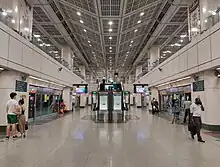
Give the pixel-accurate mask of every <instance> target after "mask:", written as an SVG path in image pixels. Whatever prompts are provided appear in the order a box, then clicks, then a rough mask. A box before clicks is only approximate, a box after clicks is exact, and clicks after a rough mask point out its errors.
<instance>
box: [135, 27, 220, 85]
mask: <svg viewBox="0 0 220 167" xmlns="http://www.w3.org/2000/svg"><path fill="white" fill-rule="evenodd" d="M219 43H220V23H218V24H216V25H215V26H214V27H212V28H211V29H209V30H208V31H206V32H204V33H203V34H202V35H201V36H198V37H196V38H195V39H194V40H193V41H192V42H191V43H189V44H188V45H187V46H185V47H184V48H182V49H181V50H179V51H178V52H177V53H175V54H174V55H172V56H171V57H170V58H168V59H167V60H165V61H164V62H163V63H161V64H160V65H159V66H157V67H156V68H154V69H153V70H152V71H150V72H149V73H147V74H146V75H144V76H143V77H141V78H140V79H139V80H137V81H136V82H135V83H138V81H140V83H141V84H142V83H143V84H149V85H150V86H155V85H158V84H162V83H165V82H168V81H172V80H175V79H178V78H182V77H186V76H189V75H192V74H194V73H198V72H201V71H204V70H207V69H210V68H214V67H217V66H220V54H219V53H220V47H219ZM159 68H161V69H162V71H160V70H159Z"/></svg>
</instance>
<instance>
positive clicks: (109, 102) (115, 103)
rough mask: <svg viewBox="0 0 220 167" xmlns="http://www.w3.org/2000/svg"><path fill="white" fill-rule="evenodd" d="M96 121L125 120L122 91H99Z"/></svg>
mask: <svg viewBox="0 0 220 167" xmlns="http://www.w3.org/2000/svg"><path fill="white" fill-rule="evenodd" d="M96 120H97V121H101V122H104V121H107V122H123V121H125V113H124V102H123V92H99V93H98V108H97V114H96Z"/></svg>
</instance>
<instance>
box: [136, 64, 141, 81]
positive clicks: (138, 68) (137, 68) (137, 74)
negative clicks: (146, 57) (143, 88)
mask: <svg viewBox="0 0 220 167" xmlns="http://www.w3.org/2000/svg"><path fill="white" fill-rule="evenodd" d="M141 73H142V66H137V67H136V71H135V74H136V80H137V79H138V77H139V76H140V74H141Z"/></svg>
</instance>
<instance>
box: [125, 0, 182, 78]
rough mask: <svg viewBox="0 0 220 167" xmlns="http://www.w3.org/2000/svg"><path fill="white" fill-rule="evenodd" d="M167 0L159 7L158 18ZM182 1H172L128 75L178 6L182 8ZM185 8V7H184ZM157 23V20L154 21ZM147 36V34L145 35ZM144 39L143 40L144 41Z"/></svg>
mask: <svg viewBox="0 0 220 167" xmlns="http://www.w3.org/2000/svg"><path fill="white" fill-rule="evenodd" d="M168 1H169V0H166V1H165V2H164V4H163V6H161V8H160V12H158V16H159V14H160V13H161V12H162V10H163V8H164V5H165V4H166V3H167V2H168ZM182 2H183V0H174V2H173V3H172V4H171V7H170V8H169V9H168V11H167V12H166V15H165V16H164V18H163V19H162V21H161V23H160V24H159V25H158V27H157V28H156V30H155V31H154V32H153V34H152V36H151V38H150V39H149V41H148V42H147V44H146V45H145V47H144V48H143V50H142V51H141V53H140V54H139V55H138V57H137V58H136V60H135V61H134V63H133V67H132V69H131V70H130V72H129V73H128V75H129V74H130V73H131V72H132V71H134V69H135V68H136V65H137V64H138V63H139V62H140V61H141V59H142V57H143V56H144V55H145V53H146V52H147V51H148V49H149V48H150V46H151V45H152V44H153V43H154V41H155V40H156V39H157V37H158V36H159V34H160V32H161V31H162V30H163V29H164V27H165V26H166V24H164V23H168V22H169V20H170V19H171V18H172V16H174V14H175V13H176V11H177V10H178V9H179V7H180V6H183V4H182ZM184 6H185V5H184ZM158 16H157V17H158ZM155 21H157V20H155ZM147 35H148V34H147ZM147 35H146V36H145V38H146V37H147ZM145 38H144V39H145Z"/></svg>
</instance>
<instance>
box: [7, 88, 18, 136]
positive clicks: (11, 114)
mask: <svg viewBox="0 0 220 167" xmlns="http://www.w3.org/2000/svg"><path fill="white" fill-rule="evenodd" d="M16 96H17V94H16V93H14V92H12V93H11V94H10V98H11V99H10V100H9V101H8V102H7V104H6V112H7V123H8V125H7V127H6V139H9V137H10V131H11V128H12V135H13V138H16V137H17V135H16V124H17V123H18V119H17V116H18V115H20V110H21V108H20V106H19V104H18V102H17V101H16Z"/></svg>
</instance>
